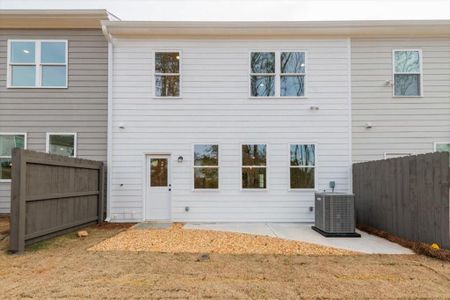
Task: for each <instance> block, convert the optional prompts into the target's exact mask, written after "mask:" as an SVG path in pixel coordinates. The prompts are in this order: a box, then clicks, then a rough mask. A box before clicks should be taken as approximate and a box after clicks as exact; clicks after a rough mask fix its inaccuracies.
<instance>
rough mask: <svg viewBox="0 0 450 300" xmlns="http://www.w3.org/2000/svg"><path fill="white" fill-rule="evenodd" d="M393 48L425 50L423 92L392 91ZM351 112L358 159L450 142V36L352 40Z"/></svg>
mask: <svg viewBox="0 0 450 300" xmlns="http://www.w3.org/2000/svg"><path fill="white" fill-rule="evenodd" d="M394 49H421V50H422V57H423V97H403V98H401V97H393V96H392V95H393V93H392V89H393V87H390V86H388V85H386V84H385V83H386V81H387V80H392V51H393V50H394ZM352 112H353V113H352V125H353V161H354V162H360V161H367V160H376V159H383V158H384V153H385V152H389V153H396V152H398V153H405V154H407V153H415V154H419V153H426V152H432V151H433V150H434V149H433V145H434V142H447V143H449V142H450V39H449V38H404V39H397V38H396V39H352ZM367 122H369V123H371V125H372V128H366V123H367Z"/></svg>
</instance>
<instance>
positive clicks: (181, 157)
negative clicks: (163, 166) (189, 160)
mask: <svg viewBox="0 0 450 300" xmlns="http://www.w3.org/2000/svg"><path fill="white" fill-rule="evenodd" d="M177 161H178V162H179V163H180V164H181V163H182V162H183V156H181V155H180V156H178V159H177Z"/></svg>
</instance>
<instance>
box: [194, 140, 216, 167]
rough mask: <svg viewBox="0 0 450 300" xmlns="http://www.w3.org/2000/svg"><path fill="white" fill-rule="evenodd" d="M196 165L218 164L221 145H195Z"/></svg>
mask: <svg viewBox="0 0 450 300" xmlns="http://www.w3.org/2000/svg"><path fill="white" fill-rule="evenodd" d="M194 165H195V166H218V165H219V145H194Z"/></svg>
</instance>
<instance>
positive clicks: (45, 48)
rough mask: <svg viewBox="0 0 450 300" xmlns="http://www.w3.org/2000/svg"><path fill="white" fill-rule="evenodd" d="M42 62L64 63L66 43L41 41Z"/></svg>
mask: <svg viewBox="0 0 450 300" xmlns="http://www.w3.org/2000/svg"><path fill="white" fill-rule="evenodd" d="M41 62H42V63H44V64H45V63H61V64H63V63H65V62H66V43H64V42H42V43H41Z"/></svg>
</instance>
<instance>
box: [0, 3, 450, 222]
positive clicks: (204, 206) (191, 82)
mask: <svg viewBox="0 0 450 300" xmlns="http://www.w3.org/2000/svg"><path fill="white" fill-rule="evenodd" d="M14 14H17V16H16V17H7V18H4V17H3V16H8V15H10V16H11V15H14ZM43 14H44V15H46V16H47V17H46V18H45V19H42V18H41V17H40V16H42V15H43ZM25 15H28V16H25ZM108 19H110V17H109V16H108V14H107V13H106V12H105V11H53V12H34V13H31V12H27V13H25V12H17V11H16V12H8V13H3V14H2V19H1V21H0V32H1V33H0V36H1V40H0V53H1V54H2V55H0V65H1V66H4V67H1V68H0V84H1V86H0V106H1V107H0V108H1V109H0V149H1V151H2V152H1V155H2V156H0V161H1V162H2V163H1V166H2V167H1V168H2V169H1V174H2V176H3V177H4V178H2V179H1V180H0V181H1V182H0V213H2V212H8V210H9V182H8V174H9V170H10V149H11V148H12V147H27V148H28V149H33V150H38V151H47V152H50V153H57V154H62V155H69V156H78V157H84V158H90V159H96V160H107V162H108V184H107V186H108V193H107V194H108V199H107V219H108V220H109V221H113V222H124V221H142V220H150V221H194V222H209V221H245V222H253V221H255V222H256V221H271V222H309V221H312V220H313V216H314V192H315V191H317V190H320V191H322V190H334V191H336V192H346V193H351V192H352V173H351V166H352V163H353V162H358V161H366V160H374V159H383V158H390V157H396V156H401V155H409V154H418V153H425V152H432V151H448V150H449V147H450V146H449V145H450V21H448V20H436V21H351V22H347V21H333V22H152V21H143V22H139V21H116V20H108ZM81 20H83V21H81ZM101 20H106V21H102V22H101V28H100V25H99V24H100V21H101ZM30 24H31V25H30ZM30 28H33V29H30Z"/></svg>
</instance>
